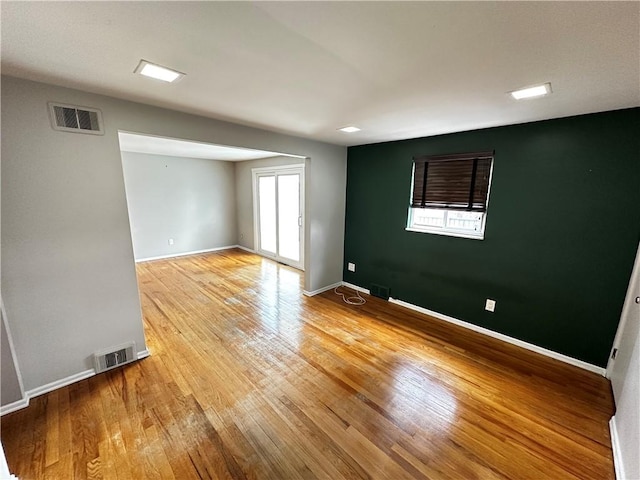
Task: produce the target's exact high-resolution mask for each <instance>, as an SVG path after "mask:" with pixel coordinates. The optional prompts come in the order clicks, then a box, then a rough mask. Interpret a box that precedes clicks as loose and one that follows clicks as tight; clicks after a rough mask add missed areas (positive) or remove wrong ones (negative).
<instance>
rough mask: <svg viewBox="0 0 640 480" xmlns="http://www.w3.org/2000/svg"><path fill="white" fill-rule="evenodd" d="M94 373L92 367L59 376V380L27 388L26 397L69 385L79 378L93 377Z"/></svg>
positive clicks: (36, 395)
mask: <svg viewBox="0 0 640 480" xmlns="http://www.w3.org/2000/svg"><path fill="white" fill-rule="evenodd" d="M95 374H96V371H95V369H93V368H92V369H90V370H85V371H84V372H79V373H76V374H74V375H69V376H68V377H65V378H61V379H60V380H56V381H54V382H51V383H47V384H46V385H42V386H40V387H36V388H34V389H32V390H27V398H29V400H31V399H32V398H34V397H38V396H40V395H44V394H45V393H49V392H52V391H54V390H57V389H59V388H62V387H66V386H67V385H71V384H72V383H76V382H79V381H81V380H85V379H87V378H90V377H93V376H94V375H95Z"/></svg>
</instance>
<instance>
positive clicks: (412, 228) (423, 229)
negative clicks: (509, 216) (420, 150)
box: [405, 159, 495, 240]
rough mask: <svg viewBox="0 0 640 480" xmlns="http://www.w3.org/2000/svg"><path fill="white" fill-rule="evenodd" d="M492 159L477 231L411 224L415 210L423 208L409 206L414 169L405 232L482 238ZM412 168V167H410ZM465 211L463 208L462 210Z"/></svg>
mask: <svg viewBox="0 0 640 480" xmlns="http://www.w3.org/2000/svg"><path fill="white" fill-rule="evenodd" d="M494 161H495V159H494V160H492V161H491V170H490V171H489V188H488V189H487V202H486V204H485V206H486V207H485V210H484V212H479V213H482V226H481V228H480V231H479V232H477V233H474V232H469V231H467V230H459V229H456V228H454V227H446V226H445V227H434V226H416V225H413V214H414V211H415V210H423V209H422V208H412V207H411V195H412V193H413V182H414V178H413V176H414V174H415V170H414V171H413V172H412V173H411V189H410V190H409V213H408V215H407V226H406V228H405V230H406V231H407V232H417V233H433V234H435V235H445V236H447V237H459V238H470V239H472V240H484V232H485V230H486V225H487V213H488V211H489V197H490V195H491V183H492V181H493V166H494V163H495V162H494ZM411 168H413V167H411ZM427 210H444V211H445V212H459V211H461V210H460V209H455V208H438V209H436V208H432V209H427ZM462 211H465V210H462ZM445 225H446V215H445Z"/></svg>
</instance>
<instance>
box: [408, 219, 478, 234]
mask: <svg viewBox="0 0 640 480" xmlns="http://www.w3.org/2000/svg"><path fill="white" fill-rule="evenodd" d="M485 216H486V215H485ZM405 231H407V232H416V233H433V234H434V235H444V236H446V237H458V238H469V239H471V240H484V232H482V235H472V234H469V233H460V232H454V231H453V230H435V229H429V230H427V228H424V229H422V228H418V227H406V228H405Z"/></svg>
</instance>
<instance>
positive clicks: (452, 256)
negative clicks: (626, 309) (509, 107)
mask: <svg viewBox="0 0 640 480" xmlns="http://www.w3.org/2000/svg"><path fill="white" fill-rule="evenodd" d="M492 149H493V150H495V160H494V170H493V180H492V184H491V194H490V199H489V209H488V214H487V223H486V230H485V238H484V240H471V239H465V238H455V237H448V236H442V235H433V234H427V233H415V232H407V231H406V230H405V226H406V221H407V212H408V204H409V190H410V184H411V168H412V158H413V156H414V155H435V154H445V153H461V152H472V151H482V150H492ZM639 240H640V108H634V109H627V110H619V111H614V112H606V113H598V114H592V115H583V116H578V117H571V118H563V119H558V120H548V121H543V122H535V123H527V124H522V125H513V126H507V127H499V128H490V129H485V130H475V131H470V132H462V133H455V134H449V135H440V136H435V137H425V138H417V139H412V140H403V141H396V142H389V143H379V144H372V145H363V146H358V147H350V148H349V150H348V163H347V213H346V231H345V269H344V273H343V275H344V277H343V278H344V280H345V281H347V282H350V283H353V284H355V285H359V286H361V287H364V288H369V286H370V285H371V284H372V283H376V284H380V285H385V286H389V288H390V289H391V291H390V294H391V296H392V297H393V298H397V299H400V300H404V301H406V302H409V303H412V304H415V305H419V306H421V307H424V308H427V309H430V310H433V311H436V312H439V313H443V314H446V315H449V316H452V317H455V318H458V319H461V320H464V321H466V322H470V323H473V324H476V325H479V326H482V327H485V328H488V329H491V330H494V331H496V332H500V333H503V334H506V335H509V336H512V337H515V338H518V339H521V340H524V341H526V342H530V343H533V344H535V345H538V346H541V347H544V348H547V349H550V350H553V351H556V352H559V353H562V354H565V355H569V356H571V357H574V358H577V359H580V360H583V361H586V362H589V363H592V364H594V365H598V366H601V367H605V366H606V364H607V358H608V355H609V350H610V348H611V345H612V343H613V338H614V336H615V333H616V328H617V326H618V321H619V318H620V313H621V311H622V304H623V302H624V297H625V294H626V289H627V286H628V283H629V278H630V275H631V270H632V267H633V261H634V257H635V253H636V249H637V247H638V241H639ZM347 262H354V263H356V265H357V271H356V272H355V273H352V272H349V271H347V269H346V263H347ZM487 298H492V299H495V300H496V301H497V306H496V311H495V313H489V312H485V310H484V302H485V299H487Z"/></svg>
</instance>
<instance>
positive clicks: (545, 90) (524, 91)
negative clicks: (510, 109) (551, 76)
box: [509, 83, 551, 100]
mask: <svg viewBox="0 0 640 480" xmlns="http://www.w3.org/2000/svg"><path fill="white" fill-rule="evenodd" d="M509 93H510V94H511V96H512V97H513V98H515V99H516V100H523V99H525V98H533V97H542V96H544V95H549V94H550V93H551V84H550V83H545V84H543V85H536V86H535V87H527V88H521V89H520V90H514V91H513V92H509Z"/></svg>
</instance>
